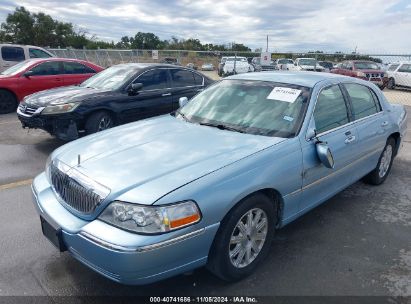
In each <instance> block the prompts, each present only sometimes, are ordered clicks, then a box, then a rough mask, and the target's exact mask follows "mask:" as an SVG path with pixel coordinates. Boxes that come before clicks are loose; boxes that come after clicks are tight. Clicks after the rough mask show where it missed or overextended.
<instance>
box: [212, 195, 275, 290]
mask: <svg viewBox="0 0 411 304" xmlns="http://www.w3.org/2000/svg"><path fill="white" fill-rule="evenodd" d="M276 206H277V204H276V203H273V201H272V200H270V199H269V198H268V197H267V196H266V195H264V194H262V193H256V194H254V195H252V196H249V197H247V198H245V199H244V200H242V201H241V202H240V203H239V204H238V205H237V206H235V207H234V208H233V209H232V210H231V211H230V212H229V213H228V214H227V215H226V216H225V218H224V220H223V221H222V222H221V225H220V228H219V230H218V232H217V235H216V237H215V239H214V242H213V245H212V246H211V250H210V254H209V258H208V263H207V268H208V270H209V271H211V272H212V273H213V274H214V275H216V276H218V277H219V278H221V279H223V280H224V281H229V282H230V281H231V282H232V281H238V280H240V279H243V278H245V277H247V276H248V275H250V274H251V273H252V272H253V271H254V270H255V269H256V267H257V266H258V264H259V263H260V262H261V260H264V258H265V257H266V256H267V254H268V253H269V251H270V248H271V242H272V239H273V236H274V231H275V223H276V214H277V212H276V210H277V207H276ZM249 216H251V219H253V217H254V220H255V219H256V218H257V217H258V216H259V220H257V223H256V224H255V225H251V227H253V228H252V229H251V230H249V228H248V224H247V223H248V219H249ZM264 219H265V220H264ZM264 221H265V225H264V224H263V222H264ZM240 222H241V223H242V225H241V224H240ZM259 225H260V226H261V225H264V226H262V227H260V229H256V228H257V226H259ZM239 227H243V228H242V229H244V231H245V232H247V234H246V237H244V235H243V234H242V233H241V232H240V230H241V229H240V228H239ZM248 233H249V234H248ZM263 237H265V238H264V239H263V240H259V239H260V238H263ZM240 240H241V241H240ZM254 246H255V247H254ZM254 248H255V249H254ZM230 255H231V257H230ZM247 259H248V260H247Z"/></svg>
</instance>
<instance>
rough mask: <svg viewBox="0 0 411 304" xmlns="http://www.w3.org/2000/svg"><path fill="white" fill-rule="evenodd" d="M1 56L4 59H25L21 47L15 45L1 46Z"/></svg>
mask: <svg viewBox="0 0 411 304" xmlns="http://www.w3.org/2000/svg"><path fill="white" fill-rule="evenodd" d="M1 57H2V58H3V60H5V61H23V60H25V59H26V58H25V57H24V50H23V48H21V47H15V46H3V47H2V48H1Z"/></svg>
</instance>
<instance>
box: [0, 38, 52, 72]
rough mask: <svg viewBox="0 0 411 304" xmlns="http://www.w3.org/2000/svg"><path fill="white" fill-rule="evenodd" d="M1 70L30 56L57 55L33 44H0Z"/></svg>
mask: <svg viewBox="0 0 411 304" xmlns="http://www.w3.org/2000/svg"><path fill="white" fill-rule="evenodd" d="M0 53H1V56H0V72H3V71H4V70H7V69H8V68H9V67H12V66H13V65H15V64H16V63H18V62H21V61H24V60H27V59H30V58H50V57H55V56H54V55H53V54H52V53H50V52H49V51H47V50H45V49H43V48H41V47H38V46H33V45H19V44H0Z"/></svg>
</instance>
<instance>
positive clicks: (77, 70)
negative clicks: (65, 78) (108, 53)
mask: <svg viewBox="0 0 411 304" xmlns="http://www.w3.org/2000/svg"><path fill="white" fill-rule="evenodd" d="M63 67H64V74H90V73H95V72H96V71H94V70H93V69H91V68H89V67H88V66H85V65H84V64H81V63H78V62H73V61H65V62H63Z"/></svg>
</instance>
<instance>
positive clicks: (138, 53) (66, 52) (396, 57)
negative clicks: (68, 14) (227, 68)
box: [49, 49, 411, 106]
mask: <svg viewBox="0 0 411 304" xmlns="http://www.w3.org/2000/svg"><path fill="white" fill-rule="evenodd" d="M49 51H51V52H52V53H54V54H55V55H56V56H58V57H65V58H76V59H83V60H87V61H91V62H94V63H96V64H98V65H100V66H103V67H109V66H112V65H115V64H119V63H129V62H142V63H160V62H167V63H171V62H178V63H179V64H181V65H183V66H186V65H187V64H189V63H190V64H192V65H194V66H195V67H196V68H198V69H201V66H202V65H203V64H205V63H211V64H213V65H214V67H215V68H217V67H218V64H219V62H220V60H221V57H223V56H243V57H247V58H252V57H260V55H261V54H260V53H257V52H234V51H224V52H220V51H187V50H158V51H153V50H114V49H107V50H102V49H99V50H86V49H49ZM299 57H300V58H301V57H310V58H315V59H317V60H319V61H329V62H332V63H334V64H336V63H338V62H342V61H344V60H354V59H372V60H377V61H381V62H382V64H381V68H382V69H384V70H387V69H389V64H392V63H396V62H403V64H401V65H400V66H399V67H397V68H396V70H392V71H390V70H388V71H386V73H387V74H388V75H389V76H390V79H391V78H392V79H394V80H391V81H392V83H391V84H390V85H388V88H386V89H385V90H384V92H385V93H386V96H387V97H388V98H389V99H390V101H392V102H398V103H403V104H407V105H410V106H411V90H409V89H411V64H408V63H407V61H408V62H411V54H386V53H377V52H376V53H374V54H355V53H354V54H353V53H340V52H338V53H313V52H307V53H302V52H275V53H272V55H271V58H272V60H275V59H279V58H289V59H296V58H299ZM207 73H209V76H211V77H213V78H215V79H218V75H217V73H216V72H207ZM394 89H395V90H394Z"/></svg>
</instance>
